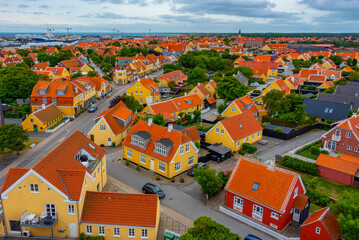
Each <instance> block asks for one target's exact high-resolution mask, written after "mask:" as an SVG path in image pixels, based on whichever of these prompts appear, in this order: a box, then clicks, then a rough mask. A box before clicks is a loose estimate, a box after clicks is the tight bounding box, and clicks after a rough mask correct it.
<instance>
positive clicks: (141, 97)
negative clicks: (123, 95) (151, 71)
mask: <svg viewBox="0 0 359 240" xmlns="http://www.w3.org/2000/svg"><path fill="white" fill-rule="evenodd" d="M141 93H142V94H141ZM127 95H129V96H133V97H134V98H135V99H136V100H137V101H139V102H140V104H144V103H146V97H150V96H152V95H151V91H150V90H149V89H147V88H145V87H144V86H143V85H142V84H141V82H137V83H135V84H134V85H133V86H132V87H130V88H128V89H127Z"/></svg>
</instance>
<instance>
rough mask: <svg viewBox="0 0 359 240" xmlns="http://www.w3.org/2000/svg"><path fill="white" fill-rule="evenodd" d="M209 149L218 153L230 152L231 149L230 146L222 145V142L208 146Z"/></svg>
mask: <svg viewBox="0 0 359 240" xmlns="http://www.w3.org/2000/svg"><path fill="white" fill-rule="evenodd" d="M208 149H209V150H212V151H213V152H216V153H219V154H226V153H228V152H231V151H232V150H231V149H230V148H227V147H225V146H223V145H222V144H219V143H215V144H212V145H209V146H208Z"/></svg>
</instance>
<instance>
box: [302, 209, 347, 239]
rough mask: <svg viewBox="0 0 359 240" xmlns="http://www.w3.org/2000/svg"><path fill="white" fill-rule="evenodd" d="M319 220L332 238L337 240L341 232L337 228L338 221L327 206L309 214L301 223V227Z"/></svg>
mask: <svg viewBox="0 0 359 240" xmlns="http://www.w3.org/2000/svg"><path fill="white" fill-rule="evenodd" d="M318 221H319V222H321V223H322V224H323V226H324V227H325V229H326V230H327V232H328V233H329V235H330V236H331V237H332V239H333V240H337V239H338V238H339V236H340V234H341V233H342V232H341V231H340V229H339V223H338V221H337V220H336V217H335V216H334V214H333V212H332V211H331V210H330V208H329V207H325V208H322V209H319V210H317V211H315V212H313V213H312V215H310V216H309V217H308V218H307V220H305V222H304V223H303V224H302V227H304V226H307V225H309V224H312V223H314V222H318Z"/></svg>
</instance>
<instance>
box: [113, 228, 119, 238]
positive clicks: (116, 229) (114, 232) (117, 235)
mask: <svg viewBox="0 0 359 240" xmlns="http://www.w3.org/2000/svg"><path fill="white" fill-rule="evenodd" d="M120 234H121V233H120V228H119V227H113V236H114V237H120V236H121V235H120Z"/></svg>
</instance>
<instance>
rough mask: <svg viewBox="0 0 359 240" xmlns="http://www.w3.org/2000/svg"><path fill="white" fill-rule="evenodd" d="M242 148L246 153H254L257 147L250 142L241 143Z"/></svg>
mask: <svg viewBox="0 0 359 240" xmlns="http://www.w3.org/2000/svg"><path fill="white" fill-rule="evenodd" d="M242 150H245V151H247V152H248V153H255V152H256V151H257V147H256V146H254V145H252V144H250V143H243V145H242Z"/></svg>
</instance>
